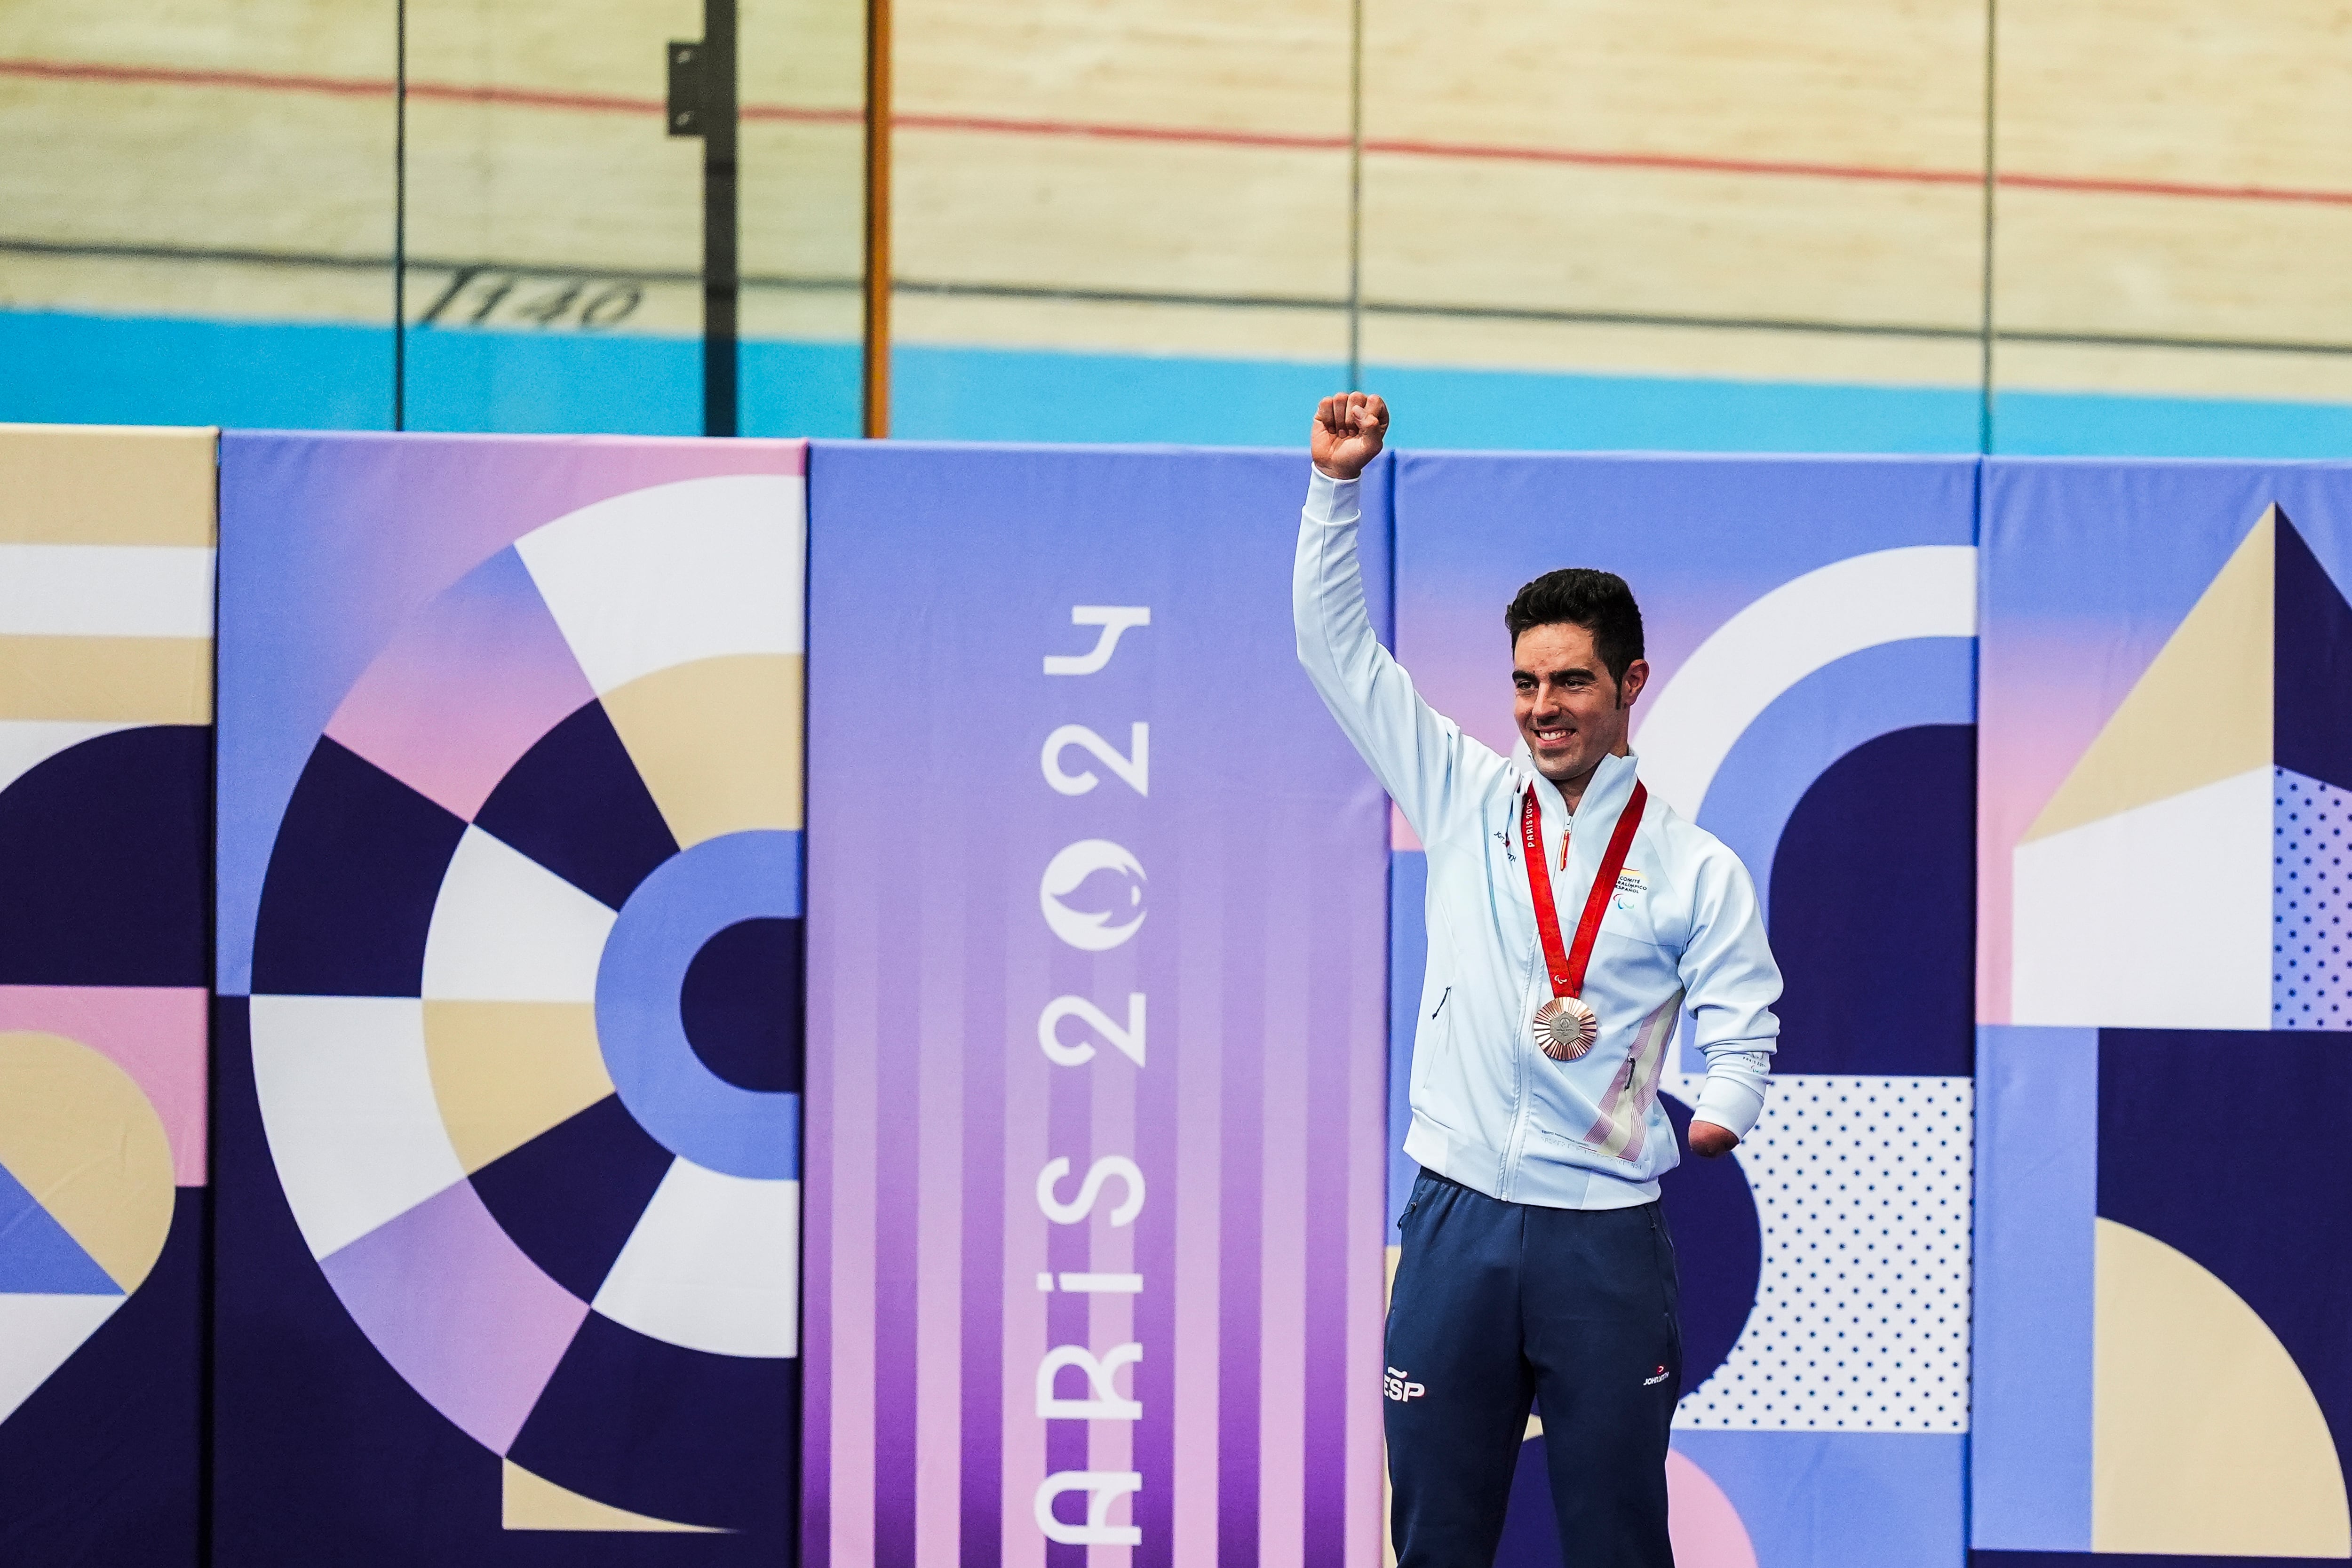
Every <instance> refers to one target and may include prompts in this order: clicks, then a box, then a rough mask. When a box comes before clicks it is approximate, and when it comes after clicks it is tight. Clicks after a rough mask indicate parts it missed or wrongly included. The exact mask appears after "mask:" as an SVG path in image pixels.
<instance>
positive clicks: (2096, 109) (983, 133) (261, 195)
mask: <svg viewBox="0 0 2352 1568" xmlns="http://www.w3.org/2000/svg"><path fill="white" fill-rule="evenodd" d="M742 15H743V21H742V35H743V45H742V59H743V80H742V98H743V101H744V103H745V105H746V123H745V126H744V132H743V149H744V153H743V155H744V165H745V181H746V184H745V196H744V225H745V237H744V252H743V258H744V267H745V270H746V272H747V274H749V275H751V279H752V287H751V289H750V290H749V292H748V295H747V299H746V304H745V329H746V331H749V332H751V333H754V334H760V335H770V336H780V337H801V338H829V339H845V338H850V337H854V336H855V334H856V310H857V300H856V289H855V279H856V273H857V270H858V266H859V254H858V234H859V222H860V220H859V201H860V190H859V177H860V153H859V148H860V134H861V132H860V126H859V118H860V109H859V100H858V94H859V90H860V80H861V62H860V49H861V47H862V43H861V39H862V31H861V29H862V8H861V7H860V6H859V5H856V4H849V3H845V0H744V5H743V13H742ZM1363 15H1364V27H1365V32H1364V42H1363V136H1364V159H1363V195H1362V211H1363V223H1362V261H1361V297H1362V300H1363V301H1364V312H1363V317H1362V332H1363V353H1364V356H1365V358H1366V359H1368V360H1370V361H1373V362H1376V363H1427V364H1451V365H1466V366H1510V367H1521V368H1531V369H1560V370H1568V369H1577V370H1600V371H1627V372H1637V373H1640V372H1648V373H1660V374H1718V375H1732V376H1742V377H1761V378H1772V379H1782V378H1797V379H1829V380H1841V381H1843V380H1857V381H1867V382H1879V383H1906V384H1933V385H1954V386H1958V385H1969V384H1974V382H1975V381H1976V378H1977V375H1978V372H1979V356H1980V354H1981V352H1982V347H1981V343H1980V342H1979V337H1978V332H1979V323H1980V321H1981V320H1982V312H1983V310H1984V305H1985V291H1986V284H1987V276H1986V264H1985V235H1986V228H1987V222H1986V219H1987V214H1986V204H1985V190H1984V174H1985V168H1986V161H1987V156H1988V150H1989V149H1988V138H1987V135H1986V105H1987V97H1988V85H1989V84H1988V80H1987V72H1986V54H1985V51H1986V44H1987V31H1988V17H1987V10H1986V5H1985V4H1984V3H1983V0H1974V3H1955V0H1514V3H1510V4H1505V3H1503V0H1452V3H1449V4H1444V5H1431V4H1426V3H1423V4H1409V3H1406V0H1364V3H1363ZM1349 16H1350V9H1349V0H1193V3H1192V4H1190V5H1181V6H1169V5H1160V4H1147V3H1145V0H1028V3H1026V4H1012V3H1009V0H1008V3H999V4H980V3H978V0H898V12H897V17H898V20H897V27H898V48H897V54H896V60H897V72H898V115H899V123H898V133H897V137H896V143H895V144H896V149H897V163H898V174H897V203H896V213H895V234H896V242H895V243H896V246H897V268H896V270H897V272H898V278H899V286H900V294H899V302H898V307H897V317H898V323H897V324H898V333H899V335H900V337H901V338H902V339H910V340H920V341H927V342H961V343H982V344H1003V345H1022V346H1047V347H1062V348H1070V349H1085V350H1098V351H1105V352H1114V353H1133V352H1142V353H1201V354H1213V355H1235V356H1245V357H1269V356H1270V357H1282V358H1292V357H1296V358H1314V359H1324V360H1329V359H1336V358H1339V357H1340V356H1342V355H1343V354H1344V353H1345V345H1346V329H1347V313H1346V310H1344V308H1343V307H1344V302H1345V300H1346V298H1347V295H1348V289H1349V152H1348V143H1349ZM409 17H410V40H411V41H410V58H409V72H410V79H411V82H412V99H411V107H410V136H411V142H410V160H411V161H410V184H409V215H410V216H409V229H408V235H409V239H408V243H409V248H410V252H411V254H412V256H413V257H414V258H415V259H416V266H415V269H414V270H413V272H412V281H411V284H410V287H409V291H408V299H409V308H410V311H411V314H412V318H413V319H421V318H423V317H425V316H426V315H427V314H431V315H432V319H433V322H434V325H435V326H436V327H443V328H453V329H454V328H461V327H463V326H465V325H467V324H469V323H471V322H475V321H480V322H483V323H486V324H493V325H520V326H531V325H537V324H541V323H542V322H543V323H544V325H545V326H546V327H547V329H548V330H551V331H581V330H588V331H677V332H685V331H693V330H695V327H696V323H697V317H696V310H697V297H696V292H695V289H694V288H693V285H692V277H693V269H694V268H695V267H696V265H697V260H698V254H699V252H698V218H697V212H698V199H699V183H698V181H699V149H698V144H697V143H695V142H688V141H680V140H671V139H668V138H666V137H665V136H664V135H663V123H662V120H661V101H660V100H661V93H662V86H663V65H662V46H663V42H664V40H665V39H668V38H689V37H695V36H696V35H697V34H698V32H699V30H700V7H699V6H698V5H695V4H693V3H692V0H658V3H649V0H637V3H635V4H630V5H623V4H617V3H615V0H537V3H534V4H523V3H521V0H473V3H470V4H458V3H456V0H413V3H412V4H411V5H410V6H409ZM392 42H393V40H392V7H391V6H390V5H355V4H350V3H342V4H331V3H329V0H240V3H237V4H234V5H232V4H231V3H230V0H117V3H115V4H112V5H70V4H67V3H65V0H0V145H5V148H6V149H7V155H6V156H5V158H0V303H5V306H7V307H8V308H13V309H18V310H26V309H34V310H44V309H56V310H94V311H101V312H107V313H121V314H132V315H170V316H199V317H226V318H268V319H276V320H328V321H380V320H382V319H383V313H384V310H385V306H386V299H387V288H386V284H385V277H386V270H385V267H384V258H385V256H386V254H387V253H388V250H389V246H390V233H391V210H392V194H393V191H392V169H393V158H392V136H393V117H392V112H391V109H392V100H391V87H390V82H391V76H392V65H393V55H392ZM1995 58H1996V59H1997V62H1998V69H1997V71H1996V72H1995V73H1994V75H1993V80H1992V82H1991V83H1990V87H1991V89H1992V100H1993V101H1994V103H1995V105H1996V106H1997V111H1996V113H1995V116H1994V123H1995V125H1996V127H1997V134H1996V135H1995V136H1994V137H1992V138H1991V139H1990V153H1991V155H1992V158H1993V161H1994V163H1995V165H1996V167H1997V168H1998V170H1999V174H2000V183H1999V184H1998V186H1997V190H1996V200H1995V207H1994V219H1995V222H1994V225H1993V231H1994V234H1995V236H1996V237H1995V241H1994V245H1993V258H1992V260H1993V266H1992V268H1991V296H1992V318H1993V321H1994V323H1995V326H1996V329H1997V331H1998V333H1999V334H2000V339H1999V344H1998V350H1997V360H1996V363H1997V374H1998V380H1999V382H2000V384H2002V385H2006V386H2042V387H2064V388H2074V389H2086V390H2095V389H2112V390H2134V391H2156V392H2172V393H2183V394H2218V395H2231V396H2247V397H2284V398H2323V399H2334V400H2352V265H2347V258H2352V3H2347V0H2267V3H2265V4H2263V5H2231V4H2225V3H2224V0H2001V4H2000V23H1999V29H1998V38H1997V49H1996V54H1995ZM467 268H474V269H475V270H471V271H468V270H467ZM583 318H584V319H585V321H584V324H583Z"/></svg>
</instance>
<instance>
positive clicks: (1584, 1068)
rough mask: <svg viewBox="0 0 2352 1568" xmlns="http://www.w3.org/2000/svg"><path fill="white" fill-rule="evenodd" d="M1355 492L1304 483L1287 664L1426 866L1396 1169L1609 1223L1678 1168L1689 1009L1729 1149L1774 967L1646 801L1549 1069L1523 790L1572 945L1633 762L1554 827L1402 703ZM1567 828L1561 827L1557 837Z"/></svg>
mask: <svg viewBox="0 0 2352 1568" xmlns="http://www.w3.org/2000/svg"><path fill="white" fill-rule="evenodd" d="M1358 482H1359V481H1349V482H1345V483H1342V482H1339V481H1337V480H1333V479H1328V478H1327V477H1326V476H1324V475H1323V474H1321V473H1320V472H1317V473H1316V474H1315V475H1314V478H1313V479H1311V480H1310V482H1309V484H1308V488H1307V507H1306V511H1305V515H1304V518H1303V520H1302V521H1301V525H1300V528H1299V533H1298V563H1297V573H1296V574H1295V577H1294V579H1293V582H1292V609H1293V613H1294V615H1295V616H1296V619H1297V629H1298V659H1299V662H1300V663H1301V664H1303V665H1305V666H1306V667H1307V675H1308V676H1309V677H1310V678H1311V679H1313V680H1314V682H1315V688H1316V689H1317V690H1318V691H1319V692H1321V693H1322V695H1323V700H1324V703H1325V704H1326V705H1327V706H1328V707H1329V709H1330V710H1331V714H1332V717H1333V718H1335V719H1337V720H1339V728H1340V729H1341V730H1343V731H1346V732H1347V736H1348V739H1349V741H1351V742H1354V743H1355V747H1356V750H1357V751H1358V752H1360V753H1362V755H1363V759H1364V761H1365V762H1367V763H1370V764H1371V769H1372V772H1373V773H1374V774H1375V775H1376V776H1377V777H1378V778H1379V779H1380V781H1381V784H1382V786H1383V787H1385V788H1386V789H1387V790H1388V792H1389V795H1390V796H1391V798H1393V799H1394V800H1395V802H1396V803H1397V805H1398V807H1399V808H1400V809H1401V810H1402V811H1403V813H1404V816H1405V820H1406V821H1407V822H1410V823H1411V824H1412V827H1413V831H1414V832H1416V833H1418V834H1420V835H1421V841H1422V844H1423V847H1425V848H1426V849H1427V851H1428V854H1429V905H1428V917H1429V969H1428V977H1427V979H1426V980H1425V981H1424V982H1423V986H1422V996H1421V1014H1420V1021H1419V1023H1418V1025H1417V1026H1416V1029H1415V1033H1414V1037H1413V1047H1412V1131H1409V1132H1408V1133H1407V1134H1406V1135H1405V1141H1404V1149H1405V1152H1406V1153H1407V1154H1408V1155H1410V1156H1412V1158H1413V1159H1414V1160H1417V1161H1419V1162H1420V1163H1422V1164H1423V1166H1425V1167H1426V1168H1428V1169H1430V1170H1433V1171H1436V1172H1438V1173H1441V1174H1443V1175H1445V1176H1449V1177H1451V1178H1453V1179H1454V1181H1457V1182H1460V1183H1461V1184H1463V1185H1465V1186H1467V1187H1475V1188H1476V1189H1477V1190H1478V1191H1480V1192H1482V1193H1486V1194H1489V1195H1490V1196H1493V1197H1497V1198H1501V1199H1504V1200H1506V1201H1507V1202H1512V1203H1525V1204H1538V1205H1544V1206H1546V1207H1550V1208H1586V1209H1600V1208H1620V1207H1625V1206H1628V1205H1633V1204H1643V1203H1647V1202H1649V1201H1650V1200H1651V1199H1653V1198H1654V1197H1656V1196H1657V1195H1658V1184H1657V1178H1658V1176H1659V1175H1660V1174H1661V1173H1664V1172H1666V1171H1670V1170H1672V1169H1673V1168H1674V1167H1675V1164H1676V1163H1678V1162H1679V1160H1680V1157H1681V1156H1680V1151H1679V1150H1678V1149H1677V1147H1676V1146H1675V1136H1674V1131H1673V1128H1672V1126H1671V1125H1670V1124H1669V1123H1668V1121H1667V1120H1666V1115H1665V1111H1664V1110H1663V1109H1662V1108H1661V1107H1660V1106H1659V1104H1658V1079H1659V1075H1660V1074H1661V1073H1662V1072H1663V1071H1664V1069H1665V1068H1666V1065H1667V1056H1668V1053H1669V1052H1670V1051H1672V1050H1673V1049H1674V1046H1675V1029H1676V1026H1677V1025H1678V1024H1679V1023H1680V1021H1681V1019H1682V1016H1683V1014H1684V1013H1685V1011H1687V1012H1688V1013H1689V1014H1690V1015H1691V1016H1692V1019H1693V1025H1694V1028H1695V1030H1696V1034H1695V1039H1696V1042H1697V1045H1698V1047H1699V1048H1700V1049H1701V1050H1702V1051H1704V1052H1705V1053H1706V1063H1707V1070H1706V1084H1705V1087H1704V1088H1703V1089H1702V1090H1701V1092H1700V1094H1699V1097H1698V1102H1697V1105H1696V1108H1695V1109H1696V1114H1697V1115H1698V1116H1699V1117H1700V1118H1702V1119H1704V1120H1706V1121H1713V1122H1717V1123H1718V1124H1720V1125H1722V1126H1725V1127H1727V1128H1729V1129H1731V1131H1734V1132H1736V1133H1738V1134H1739V1135H1740V1136H1742V1137H1745V1136H1746V1135H1747V1134H1748V1130H1749V1129H1750V1128H1752V1127H1753V1126H1755V1124H1756V1119H1757V1117H1758V1116H1759V1114H1760V1113H1761V1112H1762V1110H1763V1109H1764V1084H1765V1075H1766V1073H1767V1072H1768V1071H1769V1069H1770V1067H1771V1058H1772V1049H1773V1045H1774V1042H1775V1040H1776V1039H1777V1038H1778V1037H1779V1036H1780V1020H1779V1019H1777V1018H1775V1017H1774V1016H1772V1004H1773V1003H1774V1002H1776V1001H1778V1000H1779V999H1780V968H1779V966H1778V965H1776V964H1775V963H1773V962H1772V952H1771V949H1770V948H1769V946H1767V945H1766V942H1765V940H1764V922H1763V920H1762V917H1761V915H1760V913H1759V910H1758V908H1757V903H1756V889H1755V886H1754V884H1753V883H1751V882H1750V881H1749V880H1748V871H1747V868H1745V867H1743V866H1741V865H1740V863H1739V860H1738V857H1737V856H1735V855H1733V854H1732V852H1731V851H1730V850H1729V849H1727V848H1726V847H1724V846H1723V844H1722V843H1721V842H1720V841H1719V840H1717V838H1716V837H1715V836H1714V835H1712V834H1710V833H1707V832H1706V831H1705V830H1703V829H1701V828H1699V827H1698V826H1695V825H1694V824H1691V823H1688V822H1685V821H1684V820H1683V819H1682V818H1681V817H1679V816H1676V815H1675V812H1674V810H1673V808H1672V807H1670V806H1668V805H1666V804H1665V802H1664V801H1662V800H1660V799H1659V798H1658V797H1657V795H1654V794H1653V795H1651V796H1650V799H1649V805H1648V807H1647V809H1646V811H1645V812H1644V813H1643V818H1642V825H1641V827H1640V828H1639V829H1638V830H1637V831H1636V832H1635V834H1634V836H1633V846H1632V849H1631V852H1630V853H1629V854H1628V855H1627V857H1626V860H1625V871H1624V874H1623V875H1622V877H1620V878H1619V879H1618V883H1617V891H1616V892H1615V894H1614V895H1613V896H1612V898H1611V900H1610V902H1609V907H1608V910H1607V912H1606V914H1605V915H1604V916H1603V917H1602V919H1601V931H1600V936H1599V939H1598V940H1597V941H1596V942H1595V943H1594V944H1593V949H1592V960H1591V967H1590V968H1589V969H1588V971H1587V973H1586V975H1585V982H1584V992H1583V995H1584V999H1585V1001H1586V1002H1587V1003H1588V1004H1590V1005H1591V1007H1592V1009H1593V1011H1594V1012H1595V1013H1597V1014H1598V1015H1600V1018H1601V1037H1600V1039H1599V1040H1598V1041H1597V1042H1596V1043H1595V1044H1594V1046H1593V1047H1592V1049H1591V1051H1590V1052H1589V1053H1587V1054H1586V1056H1585V1057H1584V1058H1583V1059H1582V1060H1580V1061H1573V1062H1556V1061H1554V1060H1552V1059H1551V1058H1549V1057H1547V1056H1545V1055H1544V1054H1543V1052H1542V1051H1541V1050H1540V1049H1539V1048H1538V1047H1537V1046H1536V1043H1535V1039H1534V1036H1533V1034H1532V1033H1531V1024H1532V1020H1533V1018H1534V1016H1535V1010H1536V1008H1537V1007H1538V1005H1541V1004H1542V1003H1543V1002H1545V1001H1546V1000H1548V999H1549V997H1550V995H1551V986H1550V984H1549V982H1548V980H1547V979H1546V977H1545V972H1544V963H1543V952H1542V946H1541V939H1540V938H1539V937H1538V935H1537V932H1536V920H1535V905H1534V903H1533V902H1532V901H1531V900H1530V898H1529V895H1528V874H1527V867H1526V866H1525V865H1524V864H1523V863H1522V860H1521V851H1520V848H1519V806H1520V800H1521V798H1522V795H1521V792H1522V791H1525V790H1528V789H1533V790H1535V791H1536V792H1537V795H1538V805H1539V806H1540V808H1541V811H1542V816H1543V835H1544V853H1545V855H1546V857H1547V860H1546V864H1547V865H1548V866H1550V867H1553V868H1558V867H1559V865H1560V863H1561V843H1560V839H1561V836H1562V834H1564V833H1566V834H1568V835H1569V846H1568V851H1567V868H1566V869H1565V870H1559V869H1555V870H1554V871H1553V872H1552V878H1551V886H1552V895H1553V898H1554V899H1555V900H1556V901H1557V902H1558V904H1559V923H1560V931H1561V934H1562V936H1563V938H1564V939H1567V940H1570V941H1572V940H1573V939H1574V933H1575V931H1576V927H1577V922H1578V921H1579V920H1580V918H1581V917H1582V915H1583V912H1584V904H1585V900H1586V898H1587V896H1588V895H1589V894H1590V892H1591V888H1592V879H1593V877H1594V875H1595V874H1596V873H1597V872H1598V871H1599V870H1600V863H1601V856H1602V854H1603V852H1604V851H1605V850H1606V848H1607V847H1608V842H1609V835H1610V830H1611V829H1612V828H1613V827H1614V826H1616V823H1617V816H1618V814H1619V813H1620V812H1621V811H1622V809H1623V808H1624V805H1625V803H1626V801H1627V800H1629V799H1630V798H1631V797H1632V795H1633V775H1634V769H1635V759H1634V758H1633V757H1610V758H1606V759H1604V760H1603V761H1602V762H1601V766H1600V768H1599V769H1598V771H1596V772H1595V773H1593V775H1592V781H1591V784H1588V785H1587V786H1586V788H1585V792H1584V798H1583V801H1582V803H1581V807H1580V810H1579V811H1578V812H1577V814H1576V817H1575V820H1574V823H1573V825H1571V823H1570V816H1569V812H1568V808H1567V805H1566V803H1565V802H1564V801H1563V800H1562V799H1561V796H1560V794H1559V789H1558V788H1557V787H1555V786H1554V785H1553V784H1552V783H1551V782H1550V781H1549V780H1548V779H1546V778H1544V777H1543V776H1542V775H1540V774H1539V773H1536V771H1535V769H1534V767H1533V765H1532V763H1531V762H1530V761H1529V760H1528V756H1527V752H1526V749H1525V748H1524V747H1522V748H1520V750H1519V752H1518V754H1517V755H1516V756H1513V757H1504V756H1501V755H1499V754H1497V753H1496V752H1494V751H1492V750H1490V749H1489V748H1487V747H1486V746H1485V745H1482V744H1480V743H1479V742H1476V741H1475V740H1473V739H1471V738H1470V737H1469V736H1467V735H1465V734H1464V733H1463V732H1462V731H1461V728H1460V727H1459V726H1458V725H1456V724H1454V722H1453V721H1450V720H1448V719H1446V718H1444V716H1443V715H1441V714H1439V713H1438V712H1436V711H1435V710H1433V709H1432V708H1431V707H1430V706H1429V704H1428V703H1427V702H1424V701H1423V700H1422V698H1421V694H1420V693H1419V692H1417V691H1415V690H1414V689H1413V685H1412V677H1411V676H1409V675H1407V674H1406V673H1405V670H1404V668H1403V667H1402V665H1400V664H1398V663H1397V661H1396V660H1395V659H1394V658H1391V657H1390V656H1389V653H1388V650H1387V649H1385V648H1383V647H1381V644H1380V639H1379V638H1378V637H1376V636H1375V635H1374V634H1373V631H1372V623H1371V617H1370V616H1369V615H1368V614H1367V613H1366V611H1365V608H1364V584H1363V576H1362V573H1361V570H1360V567H1359V565H1358V563H1357V560H1356V523H1357V520H1358V516H1359V511H1358V502H1357V486H1358ZM1571 826H1572V829H1573V830H1572V831H1571Z"/></svg>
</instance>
